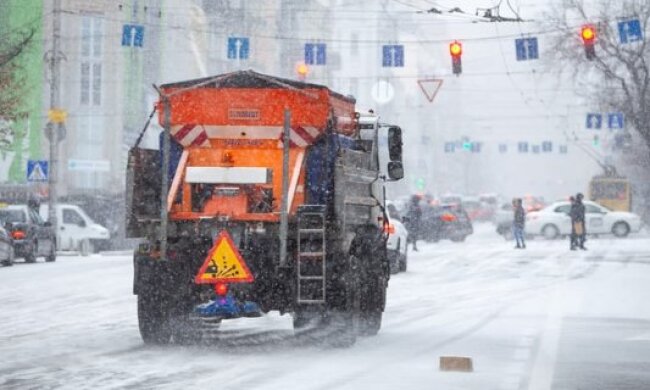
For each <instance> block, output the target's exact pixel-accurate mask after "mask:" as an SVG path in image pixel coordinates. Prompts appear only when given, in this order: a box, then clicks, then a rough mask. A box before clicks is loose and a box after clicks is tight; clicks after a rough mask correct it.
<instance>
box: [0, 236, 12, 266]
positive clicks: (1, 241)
mask: <svg viewBox="0 0 650 390" xmlns="http://www.w3.org/2000/svg"><path fill="white" fill-rule="evenodd" d="M0 263H2V265H3V266H5V267H7V266H12V265H14V243H13V240H12V239H11V236H10V235H9V232H7V230H6V229H5V228H3V227H2V226H0Z"/></svg>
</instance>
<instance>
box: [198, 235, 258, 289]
mask: <svg viewBox="0 0 650 390" xmlns="http://www.w3.org/2000/svg"><path fill="white" fill-rule="evenodd" d="M253 280H254V278H253V274H252V273H251V271H250V270H249V269H248V266H247V265H246V262H245V261H244V259H243V258H242V257H241V255H240V254H239V251H238V250H237V247H236V246H235V244H234V242H233V241H232V238H231V237H230V234H228V232H227V231H226V230H222V231H221V233H219V235H218V236H217V240H216V241H215V244H214V245H213V246H212V248H211V249H210V251H209V252H208V256H207V257H206V259H205V261H204V262H203V265H202V266H201V268H200V269H199V272H198V273H197V274H196V277H195V278H194V282H195V283H197V284H216V283H250V282H252V281H253Z"/></svg>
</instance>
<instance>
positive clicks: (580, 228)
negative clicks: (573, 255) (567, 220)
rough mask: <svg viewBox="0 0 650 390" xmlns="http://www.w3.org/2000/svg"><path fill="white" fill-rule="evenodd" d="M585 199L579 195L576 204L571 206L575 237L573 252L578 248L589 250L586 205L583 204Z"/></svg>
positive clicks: (572, 226) (572, 228) (572, 231)
mask: <svg viewBox="0 0 650 390" xmlns="http://www.w3.org/2000/svg"><path fill="white" fill-rule="evenodd" d="M583 198H584V196H583V195H582V194H581V193H578V194H577V195H576V199H575V202H574V203H573V205H572V206H571V214H570V216H571V234H572V235H573V236H574V237H575V240H574V243H573V245H572V246H571V250H576V247H579V248H580V249H582V250H587V248H585V241H587V228H586V226H585V205H584V204H583V203H582V199H583Z"/></svg>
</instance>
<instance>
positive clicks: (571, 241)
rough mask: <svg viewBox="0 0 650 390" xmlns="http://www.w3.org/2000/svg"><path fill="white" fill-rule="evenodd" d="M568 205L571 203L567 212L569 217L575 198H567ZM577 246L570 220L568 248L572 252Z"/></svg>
mask: <svg viewBox="0 0 650 390" xmlns="http://www.w3.org/2000/svg"><path fill="white" fill-rule="evenodd" d="M569 203H571V208H570V210H569V216H571V214H572V213H573V208H574V207H573V205H575V203H576V198H575V197H574V196H569ZM577 246H578V244H577V238H576V232H575V229H574V228H573V220H571V234H569V248H571V250H572V251H574V250H576V247H577Z"/></svg>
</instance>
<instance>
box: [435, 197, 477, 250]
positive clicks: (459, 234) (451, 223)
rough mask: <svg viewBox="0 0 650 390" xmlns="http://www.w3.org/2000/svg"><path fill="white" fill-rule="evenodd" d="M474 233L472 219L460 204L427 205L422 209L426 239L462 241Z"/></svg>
mask: <svg viewBox="0 0 650 390" xmlns="http://www.w3.org/2000/svg"><path fill="white" fill-rule="evenodd" d="M472 233H474V228H473V227H472V221H471V220H470V219H469V216H468V215H467V212H466V211H465V210H464V209H463V207H462V206H461V205H460V204H443V205H440V206H427V207H424V208H423V210H422V237H423V239H424V240H425V241H432V242H437V241H439V240H444V239H449V240H452V241H454V242H461V241H465V238H467V236H469V235H471V234H472Z"/></svg>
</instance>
